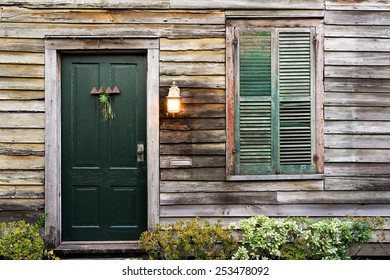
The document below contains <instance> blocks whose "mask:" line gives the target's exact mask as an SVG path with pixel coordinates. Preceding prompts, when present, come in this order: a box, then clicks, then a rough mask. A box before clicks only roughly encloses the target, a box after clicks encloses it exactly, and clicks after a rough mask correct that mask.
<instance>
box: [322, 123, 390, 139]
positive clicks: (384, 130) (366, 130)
mask: <svg viewBox="0 0 390 280" xmlns="http://www.w3.org/2000/svg"><path fill="white" fill-rule="evenodd" d="M324 132H325V134H327V133H329V134H379V135H388V134H390V122H388V121H375V122H374V121H331V120H328V121H326V122H325V130H324Z"/></svg>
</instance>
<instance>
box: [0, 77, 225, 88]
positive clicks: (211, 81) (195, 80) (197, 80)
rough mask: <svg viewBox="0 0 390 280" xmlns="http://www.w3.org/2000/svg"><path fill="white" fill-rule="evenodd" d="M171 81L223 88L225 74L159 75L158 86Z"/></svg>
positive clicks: (192, 85) (187, 84)
mask: <svg viewBox="0 0 390 280" xmlns="http://www.w3.org/2000/svg"><path fill="white" fill-rule="evenodd" d="M173 81H176V82H177V84H179V85H180V86H181V87H192V88H221V89H224V88H225V76H160V86H166V87H167V86H170V85H171V84H172V82H173ZM0 85H1V80H0ZM180 86H179V87H180Z"/></svg>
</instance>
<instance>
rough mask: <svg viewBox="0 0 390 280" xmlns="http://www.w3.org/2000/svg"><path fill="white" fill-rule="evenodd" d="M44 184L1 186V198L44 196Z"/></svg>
mask: <svg viewBox="0 0 390 280" xmlns="http://www.w3.org/2000/svg"><path fill="white" fill-rule="evenodd" d="M44 196H45V192H44V187H43V186H0V198H44Z"/></svg>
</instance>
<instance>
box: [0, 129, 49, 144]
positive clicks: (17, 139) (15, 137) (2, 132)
mask: <svg viewBox="0 0 390 280" xmlns="http://www.w3.org/2000/svg"><path fill="white" fill-rule="evenodd" d="M44 139H45V131H44V129H30V128H29V129H1V128H0V142H2V143H44Z"/></svg>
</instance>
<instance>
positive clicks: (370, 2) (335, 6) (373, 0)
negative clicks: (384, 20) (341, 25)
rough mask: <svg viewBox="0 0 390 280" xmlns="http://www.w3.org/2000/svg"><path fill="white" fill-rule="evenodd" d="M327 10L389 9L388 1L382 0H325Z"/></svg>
mask: <svg viewBox="0 0 390 280" xmlns="http://www.w3.org/2000/svg"><path fill="white" fill-rule="evenodd" d="M326 9H327V10H361V11H369V10H376V11H390V3H388V2H386V1H383V0H364V1H356V0H343V1H340V0H326Z"/></svg>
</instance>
